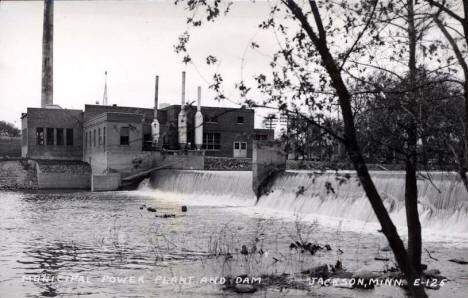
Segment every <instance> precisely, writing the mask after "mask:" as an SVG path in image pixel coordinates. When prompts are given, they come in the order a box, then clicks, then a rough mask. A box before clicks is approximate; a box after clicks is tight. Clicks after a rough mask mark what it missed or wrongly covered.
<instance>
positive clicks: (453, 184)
mask: <svg viewBox="0 0 468 298" xmlns="http://www.w3.org/2000/svg"><path fill="white" fill-rule="evenodd" d="M371 175H372V178H373V180H374V183H375V185H376V187H377V189H378V191H379V193H380V195H381V197H382V199H383V202H384V205H385V206H386V208H387V210H388V211H389V213H390V216H391V217H392V219H393V221H394V223H395V224H396V225H397V226H398V227H399V228H400V230H404V227H405V226H406V214H405V208H404V192H405V188H404V181H405V180H404V179H405V173H404V172H398V171H391V172H379V171H375V172H372V173H371ZM421 175H424V177H423V176H420V177H419V178H420V179H418V195H419V196H418V197H419V199H418V206H419V212H420V219H421V225H422V227H423V229H431V230H432V229H435V230H438V231H445V232H447V231H449V232H450V234H457V235H461V236H462V237H463V238H468V234H467V231H468V200H467V194H466V191H465V189H464V186H463V184H462V183H461V181H460V180H459V178H458V176H457V175H456V174H455V173H444V172H431V173H427V174H421ZM148 184H149V185H150V186H149V185H148ZM148 187H151V189H152V191H153V192H155V191H156V192H157V194H158V197H166V198H168V199H170V200H174V199H176V200H182V201H184V202H187V203H190V204H203V205H224V206H251V207H253V206H254V205H255V208H248V210H249V211H252V210H254V212H256V213H259V214H281V215H282V216H283V215H284V216H289V217H293V216H299V217H304V218H305V217H307V218H321V217H322V218H323V217H325V218H328V219H330V218H334V219H335V223H336V222H337V220H338V221H342V220H348V221H347V222H348V223H349V222H360V223H361V224H362V223H363V222H364V223H375V225H374V226H373V227H372V229H374V231H375V230H376V227H377V228H379V226H378V223H377V219H376V217H375V215H374V212H373V210H372V208H371V206H370V203H369V202H368V199H367V197H366V196H365V193H364V191H363V189H362V187H361V186H360V183H359V181H358V180H357V177H356V175H355V174H354V172H352V171H349V172H346V171H340V172H338V173H335V172H325V173H323V172H322V173H320V172H313V171H286V172H284V173H282V174H281V175H279V177H277V179H276V180H275V182H274V184H273V186H272V187H271V189H270V192H269V193H267V194H266V195H264V196H262V197H261V198H260V200H259V201H258V202H256V199H255V196H254V193H253V191H252V173H251V172H233V171H226V172H224V171H171V170H163V171H158V172H156V173H154V174H153V175H152V177H151V180H150V181H147V182H146V185H141V186H140V191H143V190H145V189H146V190H148ZM270 212H272V213H270ZM275 212H276V213H275Z"/></svg>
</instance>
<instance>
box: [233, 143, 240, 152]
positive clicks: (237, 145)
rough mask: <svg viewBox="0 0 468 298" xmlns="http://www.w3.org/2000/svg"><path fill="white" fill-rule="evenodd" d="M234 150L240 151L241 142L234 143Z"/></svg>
mask: <svg viewBox="0 0 468 298" xmlns="http://www.w3.org/2000/svg"><path fill="white" fill-rule="evenodd" d="M234 149H237V150H238V149H239V142H234Z"/></svg>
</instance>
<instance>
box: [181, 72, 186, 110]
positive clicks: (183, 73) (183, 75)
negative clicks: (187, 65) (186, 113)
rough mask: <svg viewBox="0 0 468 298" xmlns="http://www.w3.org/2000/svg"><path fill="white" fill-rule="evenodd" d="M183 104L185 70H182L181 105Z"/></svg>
mask: <svg viewBox="0 0 468 298" xmlns="http://www.w3.org/2000/svg"><path fill="white" fill-rule="evenodd" d="M184 104H185V71H183V72H182V103H181V105H182V106H183V105H184Z"/></svg>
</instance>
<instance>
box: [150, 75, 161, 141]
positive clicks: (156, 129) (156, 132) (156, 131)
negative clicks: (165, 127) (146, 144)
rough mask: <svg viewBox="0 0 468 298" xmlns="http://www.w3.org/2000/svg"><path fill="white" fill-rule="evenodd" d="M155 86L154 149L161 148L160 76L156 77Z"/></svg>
mask: <svg viewBox="0 0 468 298" xmlns="http://www.w3.org/2000/svg"><path fill="white" fill-rule="evenodd" d="M155 81H156V82H155V85H154V117H153V123H151V135H152V136H153V147H158V146H159V132H160V129H161V128H160V125H159V121H158V97H159V94H158V93H159V76H156V80H155Z"/></svg>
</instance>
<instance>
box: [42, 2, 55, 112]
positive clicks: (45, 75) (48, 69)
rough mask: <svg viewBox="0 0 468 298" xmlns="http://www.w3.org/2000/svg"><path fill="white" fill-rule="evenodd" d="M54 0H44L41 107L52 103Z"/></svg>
mask: <svg viewBox="0 0 468 298" xmlns="http://www.w3.org/2000/svg"><path fill="white" fill-rule="evenodd" d="M53 50H54V0H44V20H43V31H42V84H41V107H42V108H45V107H46V106H47V105H52V104H54V99H53V95H54V82H53V81H54V74H53V57H54V53H53V52H54V51H53Z"/></svg>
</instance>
